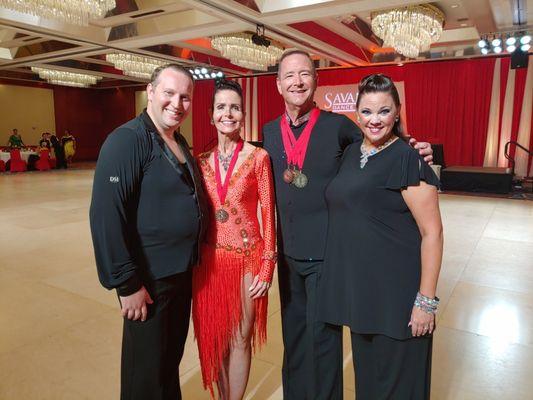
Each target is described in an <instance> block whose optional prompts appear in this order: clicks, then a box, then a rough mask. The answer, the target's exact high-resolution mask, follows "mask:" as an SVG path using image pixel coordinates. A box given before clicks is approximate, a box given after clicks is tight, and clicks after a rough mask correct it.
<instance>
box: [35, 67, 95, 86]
mask: <svg viewBox="0 0 533 400" xmlns="http://www.w3.org/2000/svg"><path fill="white" fill-rule="evenodd" d="M31 70H32V71H33V72H35V73H37V74H39V78H41V79H44V80H46V81H47V82H48V83H52V84H54V85H63V86H73V87H89V86H90V85H96V83H98V81H99V80H100V79H102V77H101V76H96V75H87V74H78V73H75V72H68V71H58V70H55V69H47V68H39V67H31Z"/></svg>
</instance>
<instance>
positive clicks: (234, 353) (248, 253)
mask: <svg viewBox="0 0 533 400" xmlns="http://www.w3.org/2000/svg"><path fill="white" fill-rule="evenodd" d="M243 121H244V111H243V108H242V90H241V87H240V86H239V85H238V84H237V83H236V82H233V81H220V82H218V83H217V84H216V87H215V93H214V96H213V112H212V123H213V124H214V125H215V127H216V128H217V132H218V133H217V135H218V142H217V145H216V147H215V148H214V149H213V150H211V151H209V152H207V153H203V154H201V155H200V156H199V164H200V169H201V171H202V175H203V182H204V185H205V188H206V193H207V194H208V197H209V203H210V207H211V220H210V225H209V230H208V233H207V239H206V243H204V245H203V247H202V262H201V264H200V265H199V267H198V268H196V269H195V271H194V275H193V308H192V310H193V322H194V331H195V336H196V340H197V342H198V351H199V355H200V364H201V368H202V378H203V383H204V387H205V388H207V389H209V390H210V392H211V396H212V397H214V391H213V383H215V384H216V386H217V388H218V393H219V396H220V398H221V399H224V400H226V399H228V400H229V399H231V400H233V399H242V398H243V396H244V392H245V390H246V385H247V382H248V376H249V373H250V362H251V352H252V348H253V349H255V348H256V346H257V345H259V346H260V345H261V344H263V343H264V342H265V340H266V320H267V302H268V297H267V295H268V289H269V288H270V284H271V281H272V274H273V271H274V265H275V260H276V255H275V243H276V239H275V235H276V233H275V222H274V204H275V203H274V188H273V182H272V171H271V166H270V159H269V156H268V154H267V152H266V151H265V150H263V149H260V148H258V147H254V146H252V145H251V144H249V143H246V142H244V141H243V140H242V139H241V138H240V130H241V126H242V124H243ZM258 205H259V206H260V214H261V219H262V224H260V223H259V221H258Z"/></svg>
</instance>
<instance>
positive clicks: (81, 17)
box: [0, 0, 116, 26]
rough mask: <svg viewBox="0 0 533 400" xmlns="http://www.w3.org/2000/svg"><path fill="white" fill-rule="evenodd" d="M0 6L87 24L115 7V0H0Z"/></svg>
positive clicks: (73, 22)
mask: <svg viewBox="0 0 533 400" xmlns="http://www.w3.org/2000/svg"><path fill="white" fill-rule="evenodd" d="M0 7H3V8H8V9H10V10H13V11H17V12H21V13H24V14H31V15H35V16H37V17H40V18H47V19H57V20H61V21H63V22H67V23H69V24H75V25H84V26H87V25H89V20H90V19H99V18H103V17H104V16H105V14H106V13H107V12H108V11H110V10H112V9H113V8H115V7H116V3H115V0H23V1H22V0H0Z"/></svg>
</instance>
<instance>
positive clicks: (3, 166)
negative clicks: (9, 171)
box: [0, 160, 6, 172]
mask: <svg viewBox="0 0 533 400" xmlns="http://www.w3.org/2000/svg"><path fill="white" fill-rule="evenodd" d="M5 170H6V163H5V162H4V160H0V172H4V171H5Z"/></svg>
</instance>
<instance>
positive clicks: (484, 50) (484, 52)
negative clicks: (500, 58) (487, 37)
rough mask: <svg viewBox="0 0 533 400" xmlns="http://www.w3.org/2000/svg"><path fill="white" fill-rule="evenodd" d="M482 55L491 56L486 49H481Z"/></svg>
mask: <svg viewBox="0 0 533 400" xmlns="http://www.w3.org/2000/svg"><path fill="white" fill-rule="evenodd" d="M481 53H483V54H485V55H486V54H489V49H487V48H486V47H483V48H482V49H481Z"/></svg>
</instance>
